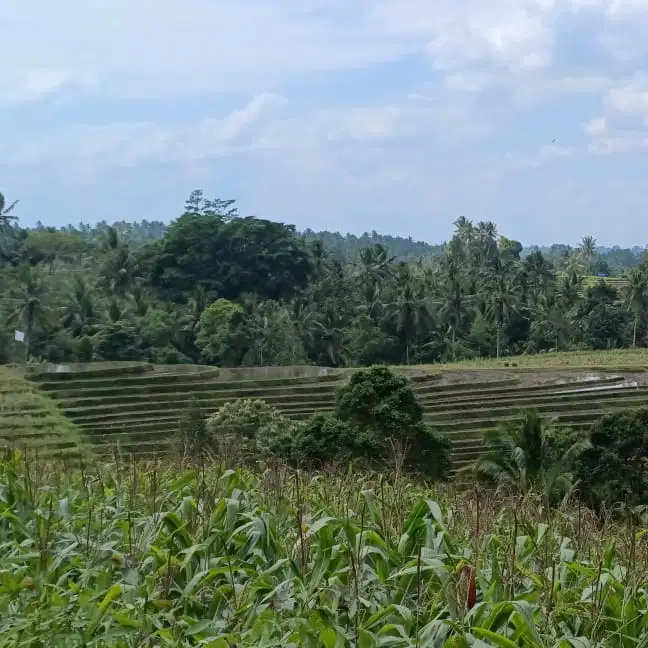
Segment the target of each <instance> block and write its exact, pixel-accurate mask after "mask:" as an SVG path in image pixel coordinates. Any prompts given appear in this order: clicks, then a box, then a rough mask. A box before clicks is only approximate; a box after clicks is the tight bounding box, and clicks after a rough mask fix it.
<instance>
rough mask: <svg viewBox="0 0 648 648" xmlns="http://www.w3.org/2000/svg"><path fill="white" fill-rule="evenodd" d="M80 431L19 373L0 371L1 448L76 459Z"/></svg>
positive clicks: (80, 445)
mask: <svg viewBox="0 0 648 648" xmlns="http://www.w3.org/2000/svg"><path fill="white" fill-rule="evenodd" d="M82 445H83V444H82V436H81V434H80V432H79V429H78V428H77V427H76V426H75V425H74V424H73V423H72V422H71V421H70V420H69V419H68V418H66V417H65V416H64V414H62V412H61V411H60V410H59V408H58V407H57V404H56V402H55V401H54V400H52V399H50V398H48V396H47V395H46V394H44V393H43V392H42V391H41V390H39V389H37V388H36V386H35V385H34V384H33V383H30V382H29V381H27V380H26V379H25V377H24V374H23V372H22V371H21V370H19V369H10V368H8V367H0V448H3V449H7V448H19V449H21V450H24V451H26V452H28V453H29V454H30V455H34V454H37V455H40V456H43V457H54V456H59V457H77V456H79V454H80V453H81V450H82Z"/></svg>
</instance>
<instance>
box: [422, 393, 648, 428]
mask: <svg viewBox="0 0 648 648" xmlns="http://www.w3.org/2000/svg"><path fill="white" fill-rule="evenodd" d="M646 404H648V398H646V396H645V395H643V394H642V395H639V396H636V395H634V392H630V394H625V393H621V392H615V393H605V394H604V395H599V397H598V398H596V399H587V398H581V399H573V400H571V401H569V400H568V401H563V402H555V401H551V400H550V401H548V402H544V403H538V404H535V405H533V407H532V409H533V410H534V411H535V412H537V413H539V414H545V415H549V416H551V415H560V414H561V413H563V412H565V411H570V410H573V409H574V408H578V407H579V406H580V405H583V406H586V407H587V408H589V409H591V410H595V411H597V412H601V411H605V410H607V408H609V407H615V408H616V409H619V408H624V407H628V408H632V409H636V408H639V407H642V406H645V405H646ZM515 409H517V411H518V412H520V411H521V410H522V409H524V407H523V406H520V407H517V408H516V405H515V404H513V403H511V404H502V405H499V404H498V405H497V406H496V407H493V406H489V407H483V408H482V407H478V406H477V405H473V406H472V407H470V408H465V409H456V410H447V411H442V412H437V411H434V410H428V411H427V412H426V415H425V419H426V420H427V421H428V422H430V423H432V424H436V425H437V426H439V425H441V424H443V422H445V421H456V420H458V419H461V420H463V421H466V420H470V419H479V418H480V417H484V415H487V416H489V417H491V416H492V417H493V418H498V417H499V416H506V415H510V413H511V411H512V410H515ZM599 415H600V414H599Z"/></svg>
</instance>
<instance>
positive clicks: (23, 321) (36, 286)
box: [6, 266, 53, 361]
mask: <svg viewBox="0 0 648 648" xmlns="http://www.w3.org/2000/svg"><path fill="white" fill-rule="evenodd" d="M20 279H21V286H20V293H19V296H18V298H17V301H18V304H17V305H16V307H15V308H14V310H13V311H12V312H11V313H10V314H9V316H8V317H7V322H6V323H7V326H12V327H13V326H21V327H22V328H23V329H24V333H25V360H26V361H27V360H29V358H30V357H31V349H32V341H33V334H34V331H35V330H36V329H37V328H41V329H45V328H47V326H48V325H49V324H50V323H51V321H52V319H53V310H52V309H51V308H50V307H49V306H48V305H47V304H46V300H45V298H46V295H47V287H46V286H45V285H44V284H43V282H42V280H41V276H40V273H39V272H38V270H36V269H35V268H32V267H31V266H24V267H23V268H22V272H21V276H20Z"/></svg>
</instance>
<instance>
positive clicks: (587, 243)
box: [580, 236, 596, 274]
mask: <svg viewBox="0 0 648 648" xmlns="http://www.w3.org/2000/svg"><path fill="white" fill-rule="evenodd" d="M595 252H596V239H595V238H594V237H593V236H584V237H583V239H582V240H581V246H580V255H581V257H582V259H583V262H584V263H585V270H586V271H587V274H591V272H592V259H593V258H594V253H595Z"/></svg>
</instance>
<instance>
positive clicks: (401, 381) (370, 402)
mask: <svg viewBox="0 0 648 648" xmlns="http://www.w3.org/2000/svg"><path fill="white" fill-rule="evenodd" d="M336 415H337V416H338V418H340V419H342V420H345V421H350V422H352V423H354V424H355V425H358V426H360V427H363V428H368V429H370V430H372V431H374V432H376V433H377V434H380V435H381V436H383V437H389V436H399V435H400V434H402V433H403V432H404V431H405V430H407V429H408V428H411V427H412V426H414V425H417V424H418V423H420V421H421V420H422V418H423V406H422V405H421V404H420V403H419V402H418V400H417V399H416V395H415V394H414V391H413V390H412V386H411V384H410V382H409V380H408V379H407V378H406V377H405V376H403V375H399V374H397V373H395V372H393V371H392V370H391V369H390V368H389V367H386V366H380V365H378V366H374V367H370V368H368V369H362V370H359V371H355V372H354V373H353V374H352V375H351V379H350V380H349V383H348V384H347V385H345V386H344V387H342V388H340V390H339V392H338V395H337V409H336Z"/></svg>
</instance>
